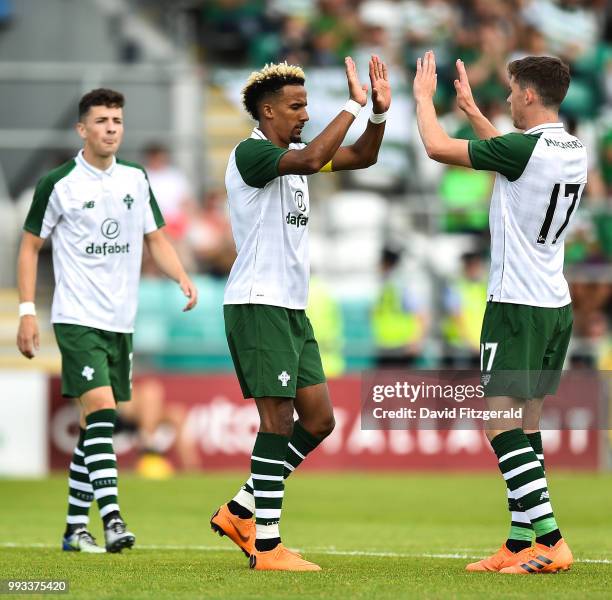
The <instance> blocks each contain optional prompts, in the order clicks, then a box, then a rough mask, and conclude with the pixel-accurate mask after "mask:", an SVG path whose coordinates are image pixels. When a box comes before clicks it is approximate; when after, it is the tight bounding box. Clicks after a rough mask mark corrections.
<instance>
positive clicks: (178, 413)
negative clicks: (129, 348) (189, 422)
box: [117, 378, 199, 479]
mask: <svg viewBox="0 0 612 600" xmlns="http://www.w3.org/2000/svg"><path fill="white" fill-rule="evenodd" d="M186 416H187V414H186V410H185V407H184V406H182V405H180V404H172V403H169V402H167V399H166V393H165V390H164V387H163V385H162V384H161V383H160V382H159V381H158V380H157V379H155V378H144V379H139V380H137V381H135V382H134V385H133V388H132V400H131V401H130V402H121V403H120V404H119V415H118V417H119V423H118V426H117V431H119V432H120V431H122V430H123V431H133V432H135V433H136V434H137V440H138V442H137V446H138V451H139V453H140V458H139V460H138V463H137V464H136V470H137V471H138V473H139V474H140V475H142V476H143V477H146V478H150V479H166V478H167V477H170V476H171V475H172V474H173V472H174V468H173V467H172V465H171V463H170V462H169V461H168V459H167V458H166V457H165V453H166V452H167V451H168V450H169V449H170V448H171V447H172V446H176V450H177V453H178V456H179V459H180V461H181V467H182V468H183V469H195V468H197V467H198V466H199V464H198V458H197V453H196V450H195V444H194V440H193V439H192V438H191V437H190V436H189V434H188V432H187V428H186ZM163 427H169V428H170V431H169V432H168V431H167V432H166V436H165V437H166V438H168V435H169V438H170V439H169V441H168V440H167V439H166V441H165V442H164V441H162V439H163V437H164V436H163V432H162V431H161V429H162V428H163Z"/></svg>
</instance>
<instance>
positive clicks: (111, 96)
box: [79, 88, 125, 121]
mask: <svg viewBox="0 0 612 600" xmlns="http://www.w3.org/2000/svg"><path fill="white" fill-rule="evenodd" d="M124 103H125V98H124V97H123V94H122V93H121V92H116V91H115V90H109V89H107V88H98V89H95V90H91V92H87V94H85V95H84V96H83V97H82V98H81V100H80V101H79V121H81V120H82V119H83V117H84V116H85V115H86V114H87V113H88V112H89V109H90V108H91V107H92V106H106V107H107V108H123V105H124Z"/></svg>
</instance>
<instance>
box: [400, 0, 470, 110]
mask: <svg viewBox="0 0 612 600" xmlns="http://www.w3.org/2000/svg"><path fill="white" fill-rule="evenodd" d="M401 7H402V19H401V23H402V26H403V36H404V44H405V49H404V52H403V55H404V63H405V64H406V65H407V66H408V68H409V69H411V70H413V69H414V66H415V65H416V61H417V58H418V57H419V56H423V55H424V54H425V52H426V51H427V50H433V51H434V52H435V53H436V69H437V72H438V85H439V86H440V92H442V91H443V90H445V91H446V93H447V95H448V94H449V93H450V92H449V91H450V90H451V86H450V85H446V84H445V83H442V82H446V81H448V80H450V79H451V77H452V79H454V68H455V67H454V63H455V58H456V57H455V56H454V55H453V51H452V45H453V43H452V39H453V34H454V32H455V31H456V30H457V26H458V24H459V13H458V10H457V9H456V7H454V6H453V5H452V4H451V3H450V2H446V1H445V0H423V1H420V0H407V1H405V2H403V3H402V4H401ZM453 91H454V90H453ZM437 99H438V101H440V97H439V95H438V96H437ZM443 103H445V102H443Z"/></svg>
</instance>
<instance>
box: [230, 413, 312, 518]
mask: <svg viewBox="0 0 612 600" xmlns="http://www.w3.org/2000/svg"><path fill="white" fill-rule="evenodd" d="M322 441H323V440H320V439H319V438H317V437H315V436H314V435H312V433H310V432H308V431H306V429H304V427H303V426H302V424H301V423H300V422H299V421H295V422H294V424H293V433H292V435H291V438H290V439H289V444H288V446H287V456H286V457H285V465H284V467H285V468H284V470H283V477H284V478H285V479H287V477H289V475H291V473H293V471H295V469H297V468H298V467H299V466H300V465H301V464H302V461H303V460H304V459H305V458H306V457H307V456H308V455H309V454H310V453H311V452H312V451H313V450H314V449H315V448H316V447H317V446H318V445H319V444H320V443H321V442H322ZM233 500H234V502H237V503H238V504H240V506H242V507H243V508H246V509H247V510H248V511H249V512H250V513H254V512H255V498H254V496H253V479H252V478H251V477H249V479H248V481H247V482H246V483H245V484H244V485H243V486H242V487H241V488H240V490H238V493H237V494H236V495H235V496H234V498H233Z"/></svg>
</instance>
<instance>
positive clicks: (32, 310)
mask: <svg viewBox="0 0 612 600" xmlns="http://www.w3.org/2000/svg"><path fill="white" fill-rule="evenodd" d="M26 315H32V316H33V317H35V316H36V306H35V305H34V302H22V303H21V304H20V305H19V318H21V317H25V316H26Z"/></svg>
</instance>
